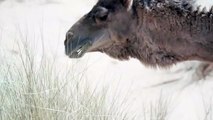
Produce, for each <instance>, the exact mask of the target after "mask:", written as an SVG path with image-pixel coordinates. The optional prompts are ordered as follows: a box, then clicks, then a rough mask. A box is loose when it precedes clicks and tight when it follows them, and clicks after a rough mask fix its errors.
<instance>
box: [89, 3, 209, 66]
mask: <svg viewBox="0 0 213 120" xmlns="http://www.w3.org/2000/svg"><path fill="white" fill-rule="evenodd" d="M119 1H121V0H99V2H98V3H97V4H96V6H95V7H97V6H102V7H106V8H108V9H110V10H112V11H113V10H114V11H116V9H120V8H119V7H121V5H120V2H119ZM95 7H94V8H95ZM201 11H202V10H201ZM92 13H93V12H92V11H91V12H90V13H89V14H92ZM89 14H88V15H89ZM126 16H127V17H126ZM114 17H118V18H120V19H122V20H121V22H120V21H119V20H117V21H115V22H114V23H113V24H110V25H109V26H108V27H111V29H110V32H112V35H111V39H113V42H110V44H109V45H107V44H106V45H105V46H101V47H99V48H95V49H93V50H91V51H100V52H103V53H106V54H108V55H109V56H111V57H113V58H116V59H119V60H127V59H129V58H130V57H132V58H136V59H138V60H140V61H141V62H142V63H144V64H145V65H148V66H161V67H166V66H170V65H172V64H175V63H177V62H181V61H187V60H200V61H209V62H213V9H212V10H211V11H210V12H206V13H204V12H200V10H196V11H194V10H192V6H191V5H190V2H189V1H188V2H187V0H186V1H184V0H180V2H178V3H173V2H172V1H171V0H154V1H150V0H141V1H138V0H134V3H133V6H132V10H131V15H130V16H129V17H128V15H127V14H126V13H125V12H120V13H118V14H116V16H114ZM124 19H126V20H124ZM119 24H120V25H119ZM114 26H115V28H113V27H114ZM116 26H120V27H116Z"/></svg>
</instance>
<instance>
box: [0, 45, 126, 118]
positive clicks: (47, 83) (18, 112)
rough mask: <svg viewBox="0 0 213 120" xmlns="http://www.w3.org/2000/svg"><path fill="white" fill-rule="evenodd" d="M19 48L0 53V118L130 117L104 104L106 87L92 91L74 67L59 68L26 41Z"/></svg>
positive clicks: (53, 61) (105, 102)
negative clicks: (31, 47)
mask: <svg viewBox="0 0 213 120" xmlns="http://www.w3.org/2000/svg"><path fill="white" fill-rule="evenodd" d="M18 47H19V54H18V55H11V54H9V55H6V54H1V56H0V61H1V62H2V63H1V65H0V73H1V74H0V118H1V119H2V120H53V119H54V120H129V119H128V118H127V117H126V114H125V113H123V112H122V110H120V111H119V108H116V104H113V105H109V104H107V99H106V94H107V89H104V90H103V91H101V92H100V93H97V92H95V91H94V90H91V89H90V87H89V86H88V84H87V83H86V81H85V80H83V79H82V78H83V73H77V72H76V71H74V70H73V66H69V69H66V70H64V69H61V70H60V68H59V67H58V66H57V65H56V62H57V61H55V60H54V59H52V58H47V57H46V56H45V55H43V57H42V58H41V59H39V60H38V59H37V58H36V57H35V56H36V55H35V54H34V53H35V52H32V51H31V50H30V48H29V47H28V46H27V44H19V45H18ZM108 106H111V107H108Z"/></svg>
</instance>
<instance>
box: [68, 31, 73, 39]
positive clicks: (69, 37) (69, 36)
mask: <svg viewBox="0 0 213 120" xmlns="http://www.w3.org/2000/svg"><path fill="white" fill-rule="evenodd" d="M73 36H74V34H73V33H72V32H68V33H67V35H66V39H67V40H70V39H71V38H73Z"/></svg>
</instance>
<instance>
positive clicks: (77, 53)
mask: <svg viewBox="0 0 213 120" xmlns="http://www.w3.org/2000/svg"><path fill="white" fill-rule="evenodd" d="M91 46H92V44H91V42H90V41H88V42H86V43H84V44H82V45H79V46H78V47H77V48H76V49H74V50H72V51H71V52H70V53H69V54H68V56H69V58H80V57H82V56H83V55H84V54H85V53H86V52H87V50H88V49H89V48H90V47H91Z"/></svg>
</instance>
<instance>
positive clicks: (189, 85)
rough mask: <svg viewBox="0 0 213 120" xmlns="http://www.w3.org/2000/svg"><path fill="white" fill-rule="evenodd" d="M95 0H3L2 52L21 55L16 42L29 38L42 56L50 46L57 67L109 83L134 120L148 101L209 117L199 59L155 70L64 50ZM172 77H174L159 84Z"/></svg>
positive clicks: (171, 116) (210, 89)
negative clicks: (67, 35) (67, 37)
mask: <svg viewBox="0 0 213 120" xmlns="http://www.w3.org/2000/svg"><path fill="white" fill-rule="evenodd" d="M210 3H211V4H212V5H213V3H212V1H211V0H207V1H205V2H203V1H201V0H199V1H198V2H196V5H197V6H198V5H201V4H202V6H207V5H208V6H209V4H210ZM94 4H95V2H94V1H86V0H78V1H76V0H69V1H68V0H63V1H55V2H50V3H46V2H42V1H36V0H35V1H33V2H32V1H28V2H24V3H22V2H14V1H12V0H8V1H3V2H0V44H1V46H2V47H1V49H0V53H1V54H2V55H4V56H5V57H8V56H10V55H17V54H20V53H19V50H18V47H17V42H16V41H19V40H27V41H28V42H29V43H30V46H31V47H32V48H33V50H34V51H35V53H36V55H37V57H38V59H39V57H40V56H41V55H42V52H43V51H46V54H47V55H49V56H51V55H54V56H55V59H56V60H57V61H58V62H57V65H58V67H59V68H63V67H64V68H66V67H67V65H68V64H72V65H74V66H75V70H76V71H77V72H81V71H83V72H84V79H85V80H87V81H88V84H89V85H90V86H91V87H93V88H94V89H96V90H101V89H102V88H104V87H109V90H110V92H109V95H108V98H109V101H113V100H114V98H116V99H117V100H118V101H119V100H123V99H125V105H124V108H121V109H126V111H128V113H129V115H136V120H142V119H143V114H142V113H143V112H144V108H147V109H148V108H149V107H150V104H154V105H155V106H158V105H162V106H161V107H162V109H161V110H163V109H165V108H166V107H168V110H167V112H168V117H167V119H168V120H205V113H206V112H205V111H207V110H208V109H209V108H210V107H211V106H212V103H213V101H212V99H211V98H212V96H213V81H212V80H211V79H212V78H213V77H212V78H211V77H207V78H206V79H205V80H200V79H199V78H198V77H197V76H196V74H195V72H196V70H195V69H196V68H197V67H198V66H199V62H195V61H193V62H185V63H181V64H178V65H176V66H174V67H172V68H171V69H167V70H162V69H158V70H156V69H151V68H146V67H144V66H143V65H142V64H141V63H140V62H139V61H137V60H134V59H132V60H130V61H123V62H121V61H117V60H114V59H111V58H109V57H108V56H106V55H104V54H100V53H90V54H87V55H86V56H84V57H83V58H82V59H79V60H71V59H68V58H67V57H66V56H65V55H64V46H63V41H64V39H65V33H66V31H67V30H68V29H69V28H70V27H71V25H72V24H73V23H74V22H75V21H77V20H78V19H79V18H80V17H81V16H82V15H83V14H85V13H87V12H88V11H89V10H90V9H91V7H92V6H93V5H94ZM208 8H210V7H208ZM170 81H173V82H171V83H169V84H165V85H159V84H162V83H167V82H170ZM120 103H122V101H120ZM163 103H166V104H165V105H164V104H163ZM212 107H213V106H212ZM212 113H213V111H212Z"/></svg>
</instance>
